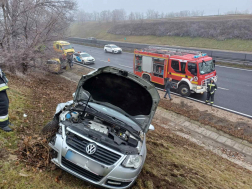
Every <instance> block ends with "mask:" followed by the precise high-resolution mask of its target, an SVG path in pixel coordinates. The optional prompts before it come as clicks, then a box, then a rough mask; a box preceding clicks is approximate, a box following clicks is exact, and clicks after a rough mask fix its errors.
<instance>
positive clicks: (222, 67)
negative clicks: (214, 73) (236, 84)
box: [215, 65, 252, 72]
mask: <svg viewBox="0 0 252 189" xmlns="http://www.w3.org/2000/svg"><path fill="white" fill-rule="evenodd" d="M215 66H216V67H221V68H230V69H234V70H242V71H248V72H252V70H248V69H241V68H233V67H228V66H219V65H215Z"/></svg>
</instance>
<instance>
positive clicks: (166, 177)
mask: <svg viewBox="0 0 252 189" xmlns="http://www.w3.org/2000/svg"><path fill="white" fill-rule="evenodd" d="M57 77H58V76H53V75H47V76H46V79H44V80H42V79H40V78H35V79H32V80H29V79H22V78H17V77H14V76H10V77H9V80H10V86H11V90H9V92H8V94H9V98H10V102H11V103H10V115H11V119H12V120H13V121H12V122H13V123H14V124H15V131H14V132H12V133H4V132H0V139H1V140H0V144H1V151H6V154H9V157H8V156H7V157H5V158H1V156H0V170H1V171H0V178H1V179H0V188H1V189H2V188H3V189H5V188H6V189H9V188H10V189H12V188H13V189H16V188H17V189H30V188H42V189H47V188H52V189H54V188H66V189H75V188H90V189H93V188H94V187H93V186H91V185H90V184H88V183H86V182H84V181H82V180H80V179H78V178H76V177H74V176H72V175H70V174H68V173H66V172H64V171H62V170H60V169H55V170H53V169H38V168H37V167H36V166H29V165H27V164H26V163H25V162H23V161H20V160H16V159H15V158H13V157H15V152H14V151H16V150H17V148H18V143H21V142H22V136H23V135H24V134H25V133H24V131H23V130H21V129H20V127H21V125H22V126H23V127H27V128H28V129H29V132H28V134H30V135H31V136H33V135H37V134H38V131H37V130H38V129H39V128H40V129H41V127H42V126H43V123H44V122H45V121H48V120H49V119H50V117H52V115H53V112H54V109H55V106H56V105H55V104H57V103H59V102H58V101H61V102H62V101H67V100H69V98H70V96H71V94H72V92H73V90H74V88H75V85H76V84H71V82H69V81H67V80H65V79H63V78H58V79H57ZM28 80H29V84H24V85H21V83H24V82H25V83H26V82H27V81H28ZM38 84H40V86H38ZM43 85H44V86H43ZM71 85H74V86H73V87H71ZM36 86H37V87H36ZM65 86H69V88H68V89H66V88H65ZM46 94H47V96H46ZM49 99H51V100H50V101H49V102H47V101H48V100H49ZM36 101H38V102H36ZM39 105H41V107H40V106H39ZM41 109H43V111H41ZM27 111H28V112H29V113H27V114H28V116H29V117H30V119H29V120H30V121H29V122H27V120H24V119H23V117H22V115H23V113H26V112H27ZM32 112H34V113H32ZM48 114H51V115H50V116H49V115H48ZM33 119H34V121H32V120H33ZM153 124H154V126H155V131H153V132H149V133H148V136H147V148H148V155H147V159H146V163H145V165H144V167H143V170H142V172H141V174H140V175H139V178H138V179H137V182H136V184H135V185H134V186H133V187H132V188H133V189H153V188H169V189H173V188H188V189H189V188H190V189H191V188H192V189H194V188H195V189H198V188H220V189H226V188H227V189H229V188H243V189H249V188H250V187H251V185H250V184H251V183H252V177H251V172H249V171H247V170H245V169H243V168H241V167H239V166H237V165H235V164H233V163H231V162H229V161H227V160H226V159H223V158H220V157H219V156H217V155H215V154H214V153H212V152H210V151H208V150H204V149H203V148H202V147H199V146H197V145H196V144H193V143H191V142H189V141H187V140H186V139H185V138H182V137H179V136H177V135H175V134H173V133H172V132H170V130H168V129H164V128H163V127H161V126H159V124H158V123H157V122H155V120H154V121H153ZM33 125H36V126H34V127H33ZM9 144H11V145H9Z"/></svg>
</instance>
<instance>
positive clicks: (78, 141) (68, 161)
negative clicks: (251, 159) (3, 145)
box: [49, 67, 159, 188]
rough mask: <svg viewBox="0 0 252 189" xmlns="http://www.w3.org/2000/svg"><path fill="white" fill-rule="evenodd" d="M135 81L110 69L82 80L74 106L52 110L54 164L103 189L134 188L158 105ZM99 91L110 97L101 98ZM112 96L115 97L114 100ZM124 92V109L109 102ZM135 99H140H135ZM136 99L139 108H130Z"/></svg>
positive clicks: (151, 91)
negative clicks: (103, 188)
mask: <svg viewBox="0 0 252 189" xmlns="http://www.w3.org/2000/svg"><path fill="white" fill-rule="evenodd" d="M104 74H105V75H104ZM110 74H112V75H110ZM106 77H110V79H109V78H106ZM134 77H135V76H134ZM134 77H133V75H132V74H129V73H127V74H126V72H122V70H119V69H117V68H112V67H105V68H102V69H99V70H97V71H95V72H93V73H91V74H89V75H87V76H83V77H82V79H81V80H80V82H79V85H78V87H77V90H76V93H75V97H74V100H73V101H69V102H67V103H62V104H59V105H58V107H57V110H56V114H55V117H54V120H56V121H55V123H58V124H57V126H58V128H57V132H56V134H55V136H53V138H52V140H51V141H50V143H49V146H50V147H51V148H52V149H53V153H52V162H53V163H55V164H56V165H57V166H59V167H60V168H62V169H64V170H65V171H67V172H69V173H71V174H73V175H75V176H77V177H79V178H81V179H83V180H86V181H88V182H91V183H93V184H95V185H99V186H102V187H106V188H128V187H130V186H131V185H132V184H133V183H134V181H135V179H136V178H137V176H138V174H139V173H140V172H141V169H142V167H143V164H144V161H145V158H146V141H145V133H146V132H147V131H148V128H149V126H148V128H146V124H149V125H150V121H151V119H152V117H153V115H154V113H155V110H156V106H157V104H158V101H159V95H158V93H157V92H156V93H155V90H156V89H155V88H154V87H153V86H152V85H151V84H149V83H147V82H146V81H142V80H141V78H140V80H139V78H138V77H135V78H134ZM115 79H116V80H115ZM132 81H133V82H132ZM100 82H103V84H100ZM127 82H128V83H127ZM134 83H135V84H134ZM142 84H143V85H142ZM120 85H122V86H120ZM102 86H105V88H104V89H107V90H113V91H112V93H111V91H109V92H108V91H105V92H102V90H104V89H101V88H99V87H102ZM113 86H114V87H115V89H113ZM131 87H133V88H131ZM136 87H139V88H138V89H137V88H136ZM125 89H127V90H128V94H127V93H126V92H127V91H126V90H125ZM116 90H118V94H117V95H116V94H113V92H115V91H116ZM130 90H131V91H130ZM133 90H134V91H133ZM148 90H149V91H148ZM144 91H146V93H144ZM124 92H125V96H124V97H122V98H124V100H126V101H127V103H125V102H123V101H124V100H121V99H117V100H116V99H114V98H119V96H118V95H121V94H122V93H124ZM101 93H102V94H101ZM137 93H139V95H142V96H138V97H134V95H135V94H137ZM153 94H154V95H153ZM111 95H112V98H111ZM127 95H128V97H127ZM127 98H128V99H127ZM131 98H134V99H132V101H131V102H130V101H129V99H131ZM141 98H142V99H141ZM137 99H139V103H140V104H135V106H132V105H134V103H136V102H137ZM118 100H119V101H121V102H118ZM145 100H149V102H145V103H146V104H147V105H146V104H145V105H144V108H141V107H137V105H143V104H141V103H144V101H145ZM130 106H131V107H130ZM147 107H148V108H149V109H148V110H146V108H147Z"/></svg>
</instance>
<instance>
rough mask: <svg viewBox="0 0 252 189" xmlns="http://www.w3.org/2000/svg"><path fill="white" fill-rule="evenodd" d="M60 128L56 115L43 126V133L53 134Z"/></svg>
mask: <svg viewBox="0 0 252 189" xmlns="http://www.w3.org/2000/svg"><path fill="white" fill-rule="evenodd" d="M58 129H59V121H58V120H57V119H56V117H54V118H53V120H52V121H50V122H49V123H47V124H46V125H45V126H44V127H43V129H42V130H41V133H42V134H43V135H47V134H52V133H54V132H56V131H57V130H58Z"/></svg>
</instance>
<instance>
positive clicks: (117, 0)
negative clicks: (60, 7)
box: [76, 0, 252, 15]
mask: <svg viewBox="0 0 252 189" xmlns="http://www.w3.org/2000/svg"><path fill="white" fill-rule="evenodd" d="M76 1H77V2H78V5H79V9H80V10H85V11H86V12H93V11H98V12H100V11H103V10H113V9H124V10H126V11H127V13H129V12H131V11H133V12H146V11H147V10H148V9H154V10H156V11H159V12H164V13H167V12H179V11H182V10H189V11H193V10H204V14H205V15H212V14H218V9H219V11H220V13H221V14H223V13H226V12H228V11H235V10H236V8H237V10H238V11H245V10H249V12H250V13H252V0H207V1H204V0H76Z"/></svg>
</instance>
